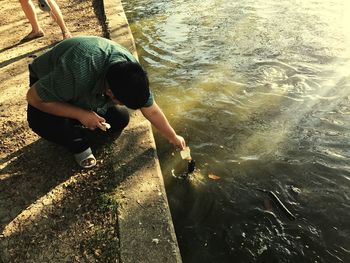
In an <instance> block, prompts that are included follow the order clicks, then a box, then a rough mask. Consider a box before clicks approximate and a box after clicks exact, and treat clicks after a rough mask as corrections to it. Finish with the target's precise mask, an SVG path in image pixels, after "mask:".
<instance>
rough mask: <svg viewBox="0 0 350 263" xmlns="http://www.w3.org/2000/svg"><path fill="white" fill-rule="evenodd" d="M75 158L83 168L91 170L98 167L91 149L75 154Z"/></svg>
mask: <svg viewBox="0 0 350 263" xmlns="http://www.w3.org/2000/svg"><path fill="white" fill-rule="evenodd" d="M74 158H75V160H76V161H77V163H78V164H79V165H80V166H81V167H82V168H86V169H87V168H91V167H94V166H95V165H96V163H97V162H96V158H95V156H94V155H93V154H92V151H91V148H87V149H86V150H85V151H83V152H81V153H77V154H74Z"/></svg>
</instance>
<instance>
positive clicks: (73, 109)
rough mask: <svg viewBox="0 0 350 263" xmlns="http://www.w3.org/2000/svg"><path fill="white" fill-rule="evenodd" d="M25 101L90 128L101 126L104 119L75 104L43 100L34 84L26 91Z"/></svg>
mask: <svg viewBox="0 0 350 263" xmlns="http://www.w3.org/2000/svg"><path fill="white" fill-rule="evenodd" d="M27 101H28V103H29V104H30V105H32V106H33V107H35V108H37V109H39V110H41V111H43V112H46V113H49V114H52V115H56V116H61V117H66V118H70V119H75V120H78V121H80V123H81V124H83V125H84V126H85V127H87V128H89V129H90V130H94V129H96V128H100V127H102V125H103V124H102V122H105V121H106V120H105V119H104V118H102V117H101V116H99V115H98V114H97V113H96V112H93V111H90V110H85V109H82V108H79V107H77V106H74V105H71V104H68V103H65V102H60V101H50V102H45V101H43V100H42V99H41V98H40V97H39V96H38V93H37V91H36V86H35V84H34V85H33V86H32V87H31V88H30V89H29V90H28V92H27Z"/></svg>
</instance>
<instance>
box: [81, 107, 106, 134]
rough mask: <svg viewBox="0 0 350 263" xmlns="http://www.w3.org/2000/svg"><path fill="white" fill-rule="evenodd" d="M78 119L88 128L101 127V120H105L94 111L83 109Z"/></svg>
mask: <svg viewBox="0 0 350 263" xmlns="http://www.w3.org/2000/svg"><path fill="white" fill-rule="evenodd" d="M79 121H80V123H81V124H83V125H84V126H85V127H86V128H88V129H90V130H95V129H96V128H101V127H102V126H103V124H102V123H103V122H106V120H105V119H104V118H102V117H101V116H99V115H98V114H97V113H96V112H94V111H83V112H82V113H81V116H80V117H79Z"/></svg>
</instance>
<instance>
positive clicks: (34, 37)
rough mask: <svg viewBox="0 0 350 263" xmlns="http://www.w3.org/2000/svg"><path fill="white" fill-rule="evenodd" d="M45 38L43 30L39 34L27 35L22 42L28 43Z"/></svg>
mask: <svg viewBox="0 0 350 263" xmlns="http://www.w3.org/2000/svg"><path fill="white" fill-rule="evenodd" d="M43 36H44V32H43V31H42V30H40V31H38V32H34V31H32V32H30V33H29V34H28V35H26V36H25V37H24V38H22V40H21V42H26V41H30V40H33V39H36V38H39V37H43Z"/></svg>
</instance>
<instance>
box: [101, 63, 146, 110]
mask: <svg viewBox="0 0 350 263" xmlns="http://www.w3.org/2000/svg"><path fill="white" fill-rule="evenodd" d="M106 79H107V82H108V84H109V87H110V89H111V90H112V93H113V95H114V96H115V97H116V99H117V100H119V101H120V102H121V103H123V104H124V105H125V106H127V107H128V108H130V109H139V108H141V107H143V106H144V105H145V104H146V102H147V100H148V98H149V96H150V92H149V82H148V77H147V73H146V71H144V70H143V68H142V67H141V65H140V64H139V63H135V62H129V61H125V62H119V63H115V64H113V65H111V66H110V67H109V68H108V70H107V73H106Z"/></svg>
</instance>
